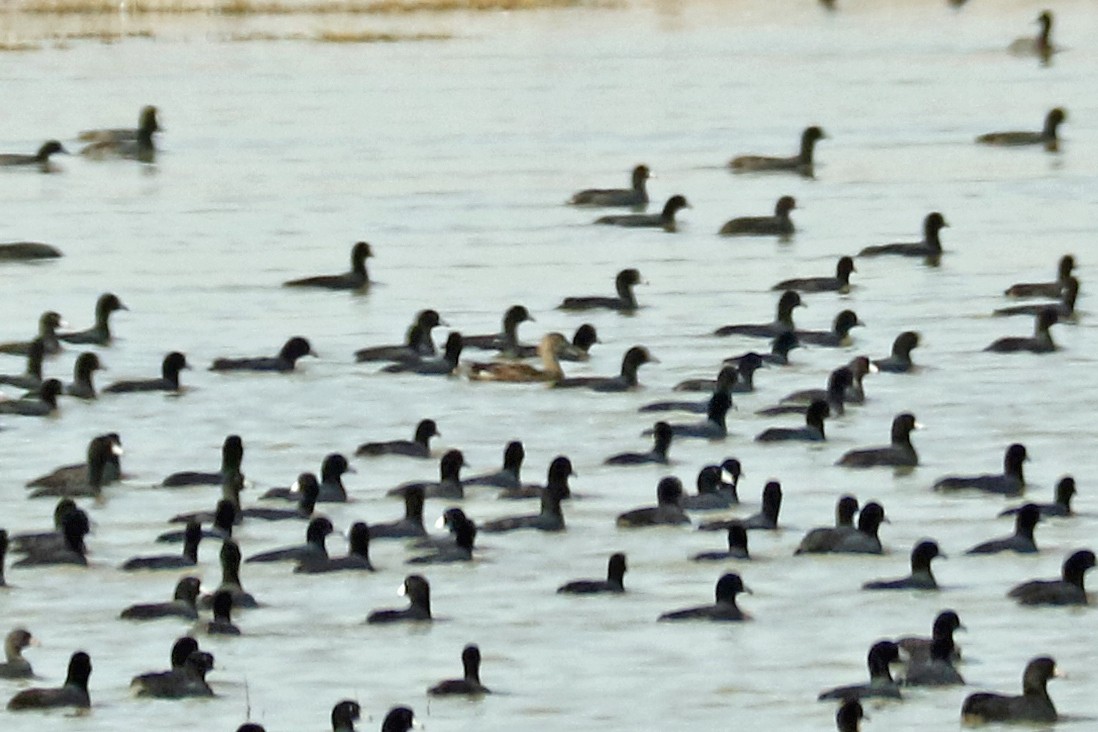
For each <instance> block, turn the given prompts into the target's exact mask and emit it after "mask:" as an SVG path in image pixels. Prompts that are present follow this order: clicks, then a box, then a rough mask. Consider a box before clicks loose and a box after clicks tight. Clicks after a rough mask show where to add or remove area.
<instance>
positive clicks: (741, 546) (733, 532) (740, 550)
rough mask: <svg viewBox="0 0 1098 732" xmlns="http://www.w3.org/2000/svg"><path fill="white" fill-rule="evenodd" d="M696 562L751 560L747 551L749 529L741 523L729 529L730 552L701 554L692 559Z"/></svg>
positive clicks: (737, 522)
mask: <svg viewBox="0 0 1098 732" xmlns="http://www.w3.org/2000/svg"><path fill="white" fill-rule="evenodd" d="M690 558H691V559H693V560H694V561H695V562H714V561H724V560H726V559H750V558H751V554H750V552H748V550H747V529H745V528H744V526H743V524H741V523H740V522H739V521H735V522H733V523H732V525H731V526H729V527H728V551H717V552H701V553H699V554H695V555H694V556H692V557H690Z"/></svg>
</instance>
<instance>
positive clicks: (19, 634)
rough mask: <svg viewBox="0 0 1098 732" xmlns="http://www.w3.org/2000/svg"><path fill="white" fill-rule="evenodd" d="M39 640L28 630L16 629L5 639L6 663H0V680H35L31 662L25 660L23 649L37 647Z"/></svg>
mask: <svg viewBox="0 0 1098 732" xmlns="http://www.w3.org/2000/svg"><path fill="white" fill-rule="evenodd" d="M36 644H37V640H36V639H35V637H34V636H33V635H31V634H30V631H29V630H27V629H26V628H16V629H15V630H13V631H11V632H10V633H8V634H7V636H5V637H4V662H3V663H0V679H30V678H34V669H32V668H31V665H30V661H28V660H27V659H25V658H23V649H24V648H27V647H28V646H31V645H36Z"/></svg>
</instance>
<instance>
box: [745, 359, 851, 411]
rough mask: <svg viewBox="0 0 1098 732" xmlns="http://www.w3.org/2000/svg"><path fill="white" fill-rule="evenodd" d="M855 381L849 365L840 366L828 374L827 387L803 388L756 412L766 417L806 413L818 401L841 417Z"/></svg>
mask: <svg viewBox="0 0 1098 732" xmlns="http://www.w3.org/2000/svg"><path fill="white" fill-rule="evenodd" d="M853 383H854V374H853V372H852V371H851V370H850V367H849V366H840V367H839V368H837V369H835V370H834V371H832V372H831V373H830V374H828V375H827V388H826V389H802V390H800V391H795V392H792V393H791V394H787V395H786V396H784V397H782V398H781V403H780V404H779V405H778V406H775V407H766V408H765V409H760V410H758V411H756V412H755V414H760V415H763V416H765V417H774V416H778V415H781V414H806V413H807V412H808V407H809V406H810V405H811V404H812V403H813V402H817V401H821V402H823V403H824V404H826V405H827V406H828V409H829V410H830V412H831V415H833V416H836V417H841V416H843V414H845V413H846V390H847V388H848V387H850V386H851V385H852V384H853Z"/></svg>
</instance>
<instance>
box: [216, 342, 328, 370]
mask: <svg viewBox="0 0 1098 732" xmlns="http://www.w3.org/2000/svg"><path fill="white" fill-rule="evenodd" d="M302 356H312V357H313V358H316V357H317V355H316V353H315V352H314V351H313V348H312V346H310V345H309V341H307V340H306V339H304V338H302V337H300V336H294V337H293V338H291V339H290V340H288V341H286V343H285V345H283V346H282V350H281V351H279V352H278V355H277V356H273V357H264V356H259V357H255V358H218V359H214V362H213V364H212V365H211V366H210V371H281V372H287V371H293V370H294V366H295V365H296V364H297V360H298V359H299V358H301V357H302Z"/></svg>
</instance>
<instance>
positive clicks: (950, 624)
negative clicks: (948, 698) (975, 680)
mask: <svg viewBox="0 0 1098 732" xmlns="http://www.w3.org/2000/svg"><path fill="white" fill-rule="evenodd" d="M965 629H966V628H965V626H964V625H963V624H962V623H961V618H960V617H958V615H957V613H956V612H955V611H953V610H943V611H941V612H940V613H938V614H937V615H936V616H935V618H934V625H933V627H932V628H931V637H929V638H927V637H924V636H914V635H909V636H904V637H903V638H900V639H898V640H897V641H896V645H898V646H899V647H900V650H901V651H903V652H904V653H905V654H906V655H907V657H908V662H909V663H924V662H926V661H929V660H930V649H931V647H932V646H933V645H934V644H935V643H938V642H941V643H944V644H945V645H947V646H948V647H949V648H950V651H949V658H950V660H952V661H959V660H960V658H961V649H959V648H958V647H957V646H956V644H955V643H954V642H953V633H954V632H956V631H958V630H965Z"/></svg>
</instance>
